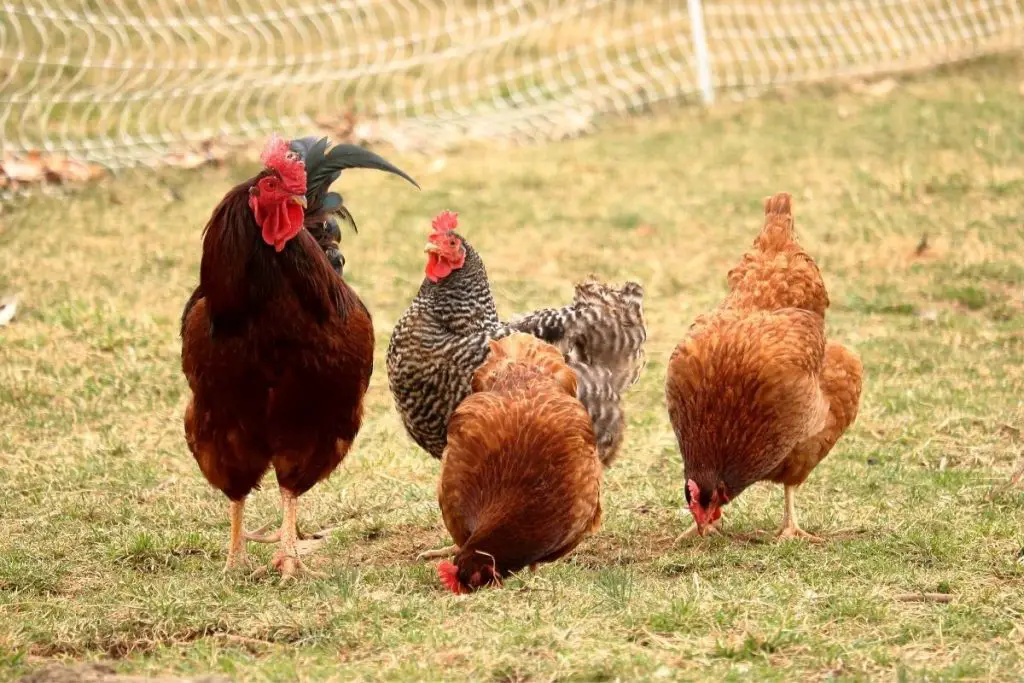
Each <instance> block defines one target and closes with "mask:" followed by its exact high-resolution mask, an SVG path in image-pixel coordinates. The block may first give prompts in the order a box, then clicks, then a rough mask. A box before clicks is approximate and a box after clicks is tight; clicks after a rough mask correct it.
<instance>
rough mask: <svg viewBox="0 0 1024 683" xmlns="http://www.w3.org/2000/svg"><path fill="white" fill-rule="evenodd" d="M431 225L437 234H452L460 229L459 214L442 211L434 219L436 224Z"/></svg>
mask: <svg viewBox="0 0 1024 683" xmlns="http://www.w3.org/2000/svg"><path fill="white" fill-rule="evenodd" d="M430 225H431V226H433V228H434V232H435V233H440V234H444V233H446V232H451V231H452V230H454V229H455V228H457V227H459V214H457V213H455V212H454V211H442V212H441V213H439V214H437V215H436V216H435V217H434V222H433V223H431V224H430Z"/></svg>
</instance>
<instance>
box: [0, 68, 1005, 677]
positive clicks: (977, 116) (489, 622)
mask: <svg viewBox="0 0 1024 683" xmlns="http://www.w3.org/2000/svg"><path fill="white" fill-rule="evenodd" d="M1022 80H1024V62H1021V61H1019V60H1014V59H1003V60H996V61H989V62H985V63H980V64H975V65H973V66H971V67H969V68H965V69H961V70H956V71H948V72H945V73H941V74H935V75H932V76H928V77H921V78H918V79H913V80H911V81H907V82H904V83H902V84H901V85H900V87H899V88H897V89H896V90H895V91H894V92H893V93H891V94H890V95H888V96H887V97H885V98H882V99H871V98H866V97H864V96H859V95H854V94H850V93H844V92H823V91H820V90H815V91H806V92H803V93H798V94H796V95H794V96H791V97H787V98H784V99H783V98H775V99H768V100H764V101H760V102H752V103H748V104H744V105H723V106H721V107H719V108H716V109H715V110H713V111H710V112H705V111H699V110H696V109H691V110H676V111H673V112H671V113H670V114H668V115H665V116H664V117H662V118H655V119H638V120H634V121H631V122H626V123H620V124H617V125H615V126H613V127H611V128H610V129H608V130H606V131H605V132H603V133H601V134H599V135H596V136H594V137H589V138H584V139H580V140H575V141H572V142H568V143H563V144H557V145H550V146H546V147H523V148H514V149H504V148H500V149H499V148H496V147H483V146H481V147H470V148H466V149H462V150H459V151H457V152H454V153H452V154H450V155H449V156H448V157H447V158H446V163H445V164H444V166H443V167H441V168H438V166H436V165H434V164H433V162H434V160H433V159H427V158H421V157H417V156H414V155H411V154H400V153H396V152H393V151H389V152H387V155H388V156H389V157H390V158H391V159H392V160H393V161H395V162H396V163H398V164H399V165H401V166H402V167H404V168H405V169H406V170H408V171H409V172H411V173H412V174H413V175H414V176H415V177H416V178H417V179H418V180H419V181H420V182H421V184H422V185H423V187H424V191H423V192H420V193H416V192H414V191H412V190H411V189H410V188H409V187H408V186H406V185H404V184H403V183H401V182H400V181H398V180H396V179H394V178H392V177H387V176H384V175H383V174H372V173H368V172H353V173H351V174H349V175H348V176H347V177H346V179H345V180H344V182H343V187H342V190H343V192H344V194H345V197H346V200H347V201H348V203H349V204H350V205H351V207H352V209H353V211H354V213H355V214H356V217H357V218H358V219H359V223H360V227H361V232H360V234H359V235H358V236H351V235H349V236H346V238H345V253H346V257H347V259H348V268H349V276H350V281H351V283H352V284H353V285H354V287H355V288H356V289H357V290H358V292H359V293H360V295H361V296H362V297H363V298H364V300H365V301H366V303H367V305H368V306H369V308H370V310H371V311H373V313H374V318H375V324H376V327H377V330H378V357H377V366H376V367H377V372H376V374H375V375H374V378H373V382H372V383H371V387H370V392H369V395H368V399H367V401H368V410H367V419H366V423H365V426H364V428H363V431H362V433H361V435H360V437H359V440H358V442H357V447H356V448H355V450H354V451H353V452H352V454H351V456H350V458H349V459H348V461H347V462H346V463H345V464H344V465H343V467H342V468H340V470H339V471H338V472H337V473H336V474H335V475H334V476H333V477H332V478H331V479H330V480H329V481H327V482H326V483H324V484H322V485H320V486H318V487H317V488H315V489H314V490H313V491H312V492H310V493H309V494H308V495H307V496H305V497H304V498H303V499H302V507H301V515H302V517H303V519H304V520H305V523H306V526H307V527H310V526H312V527H317V526H320V525H331V526H337V527H338V530H337V532H336V533H335V534H334V535H333V536H332V537H331V539H330V541H329V542H328V544H327V545H326V546H325V547H324V548H323V549H321V551H320V552H319V553H317V554H316V555H314V556H313V557H312V558H311V559H310V564H311V565H312V566H313V568H316V569H319V570H321V571H324V572H326V573H327V574H328V575H329V576H330V578H328V579H326V580H308V581H303V582H301V583H299V584H297V585H288V586H280V585H278V584H277V583H276V582H275V581H273V580H262V581H254V582H247V581H245V580H238V579H225V578H224V577H222V575H221V566H222V564H223V561H224V557H225V549H224V544H225V541H226V538H227V529H228V525H227V506H226V503H225V500H224V498H223V497H222V496H221V495H220V494H219V493H218V492H216V491H214V490H212V489H210V488H209V487H208V486H207V484H206V483H205V481H204V480H203V479H202V477H201V475H200V473H199V470H198V468H197V466H196V465H195V463H194V461H193V460H192V458H191V456H190V455H189V453H188V450H187V448H186V446H185V443H184V439H183V435H182V426H181V415H182V411H183V408H184V405H185V402H186V386H185V382H184V379H183V377H182V375H181V371H180V369H179V353H180V342H179V340H178V337H177V321H178V316H179V314H180V311H181V306H182V305H183V303H184V301H185V299H186V297H187V296H188V293H189V291H190V288H191V287H192V286H193V284H194V283H195V281H196V277H197V266H198V261H199V256H200V241H199V234H200V230H201V228H202V225H203V224H204V222H205V220H206V218H207V216H208V215H209V212H210V210H211V209H212V207H213V206H214V205H215V203H216V202H217V201H218V200H219V198H220V197H221V196H222V195H223V193H224V191H225V190H226V189H227V188H228V187H229V186H230V185H231V184H232V183H233V182H235V181H237V180H240V179H241V178H243V177H245V176H247V175H250V174H251V173H252V172H253V167H252V164H251V163H250V164H247V165H244V166H240V167H233V168H227V169H217V170H206V171H203V172H200V173H194V174H164V175H160V176H157V177H152V176H151V177H125V178H122V179H119V180H115V181H109V182H106V183H104V184H102V185H99V186H95V187H93V188H90V189H88V190H86V191H85V192H84V193H82V194H80V195H76V196H74V197H67V198H63V197H61V198H58V197H46V196H38V197H35V198H32V199H29V200H26V201H24V202H23V203H21V204H18V205H15V206H10V207H5V208H4V210H3V214H0V294H2V293H3V292H4V291H21V292H22V293H23V295H24V304H23V308H22V311H21V312H20V313H19V315H18V317H17V318H16V319H15V321H14V323H13V324H12V325H11V326H9V327H6V328H0V490H2V491H3V494H2V495H0V529H2V531H3V533H2V534H0V678H3V679H7V678H13V677H16V676H18V675H20V674H22V673H25V672H27V671H29V670H33V669H35V668H38V667H40V666H42V665H44V664H46V663H48V662H49V661H50V660H54V659H56V660H62V661H68V662H70V661H110V662H111V663H112V665H113V666H115V667H116V668H117V669H119V670H122V671H125V672H136V673H145V674H150V675H154V674H157V673H160V672H176V673H180V674H199V673H205V672H209V671H214V672H221V673H224V674H226V675H228V676H230V677H233V678H237V679H239V680H295V679H299V680H316V679H324V678H332V679H334V680H352V679H370V678H384V679H392V680H394V679H400V680H409V679H434V680H437V679H442V678H443V679H449V680H463V679H473V680H494V681H519V680H554V679H558V680H579V681H583V680H588V681H591V680H614V679H621V680H635V679H651V680H663V679H664V680H673V679H713V680H718V679H729V680H732V679H748V678H749V679H757V680H766V679H767V680H815V679H822V678H827V677H833V678H840V679H844V680H863V679H867V678H872V679H882V680H892V679H899V680H925V679H927V680H936V679H956V678H966V679H991V678H997V679H1008V678H1019V677H1022V676H1024V627H1022V626H1021V625H1020V624H1021V618H1022V615H1024V585H1022V584H1024V566H1022V565H1021V564H1020V563H1019V562H1018V559H1017V557H1018V552H1019V551H1020V549H1021V545H1022V543H1024V530H1022V525H1024V491H1022V490H1021V489H1020V488H1017V489H1014V488H1005V487H1003V484H1005V482H1006V481H1007V480H1008V479H1009V477H1010V475H1011V473H1012V471H1013V469H1014V466H1015V463H1016V462H1017V461H1018V460H1019V459H1020V457H1021V451H1022V443H1021V440H1020V431H1019V430H1020V428H1021V427H1022V422H1024V419H1022V418H1024V407H1022V406H1024V404H1022V399H1021V397H1022V396H1024V363H1022V362H1021V359H1022V357H1024V332H1022V330H1024V302H1022V295H1024V270H1022V266H1021V264H1022V260H1021V259H1022V256H1021V254H1022V253H1024V203H1022V198H1024V166H1022V164H1021V159H1022V158H1024V156H1022V153H1024V140H1022V138H1021V136H1020V131H1021V130H1024V113H1022V112H1024V100H1022V99H1021V95H1020V94H1019V92H1018V87H1019V83H1020V82H1021V81H1022ZM432 169H433V170H432ZM168 187H170V188H173V189H174V190H175V192H176V194H177V196H178V197H180V199H173V198H172V195H171V193H169V192H168V189H167V188H168ZM778 190H789V191H792V192H793V193H794V201H795V208H796V212H797V225H798V229H799V231H800V235H801V238H802V240H803V243H804V245H805V246H806V248H807V249H808V250H809V251H810V252H811V253H812V254H813V255H814V256H815V258H816V259H817V260H818V263H819V264H820V266H821V268H822V271H823V272H824V275H825V279H826V282H827V284H828V286H829V291H830V295H831V298H832V308H831V310H830V312H829V318H828V327H829V333H830V335H831V336H833V337H834V338H836V339H838V340H841V341H842V342H844V343H846V344H849V345H850V346H851V347H853V348H855V349H856V350H857V351H858V352H859V353H860V355H861V357H862V358H863V361H864V365H865V370H866V385H865V391H864V396H863V400H862V406H861V411H860V417H859V419H858V421H857V423H856V425H855V426H854V427H853V429H852V430H851V431H850V432H849V433H848V434H847V435H846V436H845V437H844V438H843V439H842V440H841V441H840V443H839V444H838V446H837V447H836V449H835V450H834V451H833V453H832V454H831V456H830V457H829V458H828V459H827V460H825V461H824V463H822V465H821V466H820V467H819V468H818V469H817V470H816V471H815V473H814V474H813V475H812V476H811V478H810V480H809V481H808V484H807V485H806V486H805V487H804V490H802V491H801V495H800V497H799V499H798V504H799V506H800V512H801V521H802V522H803V523H804V525H805V527H806V528H808V529H809V530H811V531H813V532H816V533H818V534H820V535H822V536H824V537H825V538H826V539H827V541H826V542H824V543H822V544H817V545H807V544H804V543H801V542H787V543H783V544H776V543H774V542H770V541H768V540H767V538H763V537H759V536H757V535H755V534H754V533H753V532H755V531H757V530H771V529H773V528H774V527H775V526H776V525H777V524H778V522H779V520H780V518H781V512H782V496H781V491H780V490H779V489H778V488H777V487H771V486H767V485H765V486H758V487H755V488H753V489H751V490H750V491H748V492H746V493H745V494H744V495H743V496H741V497H740V498H739V499H738V500H736V501H735V502H734V503H733V504H731V505H730V506H729V508H728V510H727V519H726V526H725V528H726V530H728V531H731V532H735V536H734V537H733V538H726V539H717V538H716V539H710V540H701V541H698V542H694V543H690V544H681V545H679V546H676V547H673V546H672V544H671V541H672V539H673V538H674V537H675V536H676V535H677V534H678V533H679V532H680V531H682V530H683V528H684V527H685V525H687V524H688V519H687V518H686V515H684V514H682V513H681V512H680V506H681V503H682V500H683V495H682V488H681V474H682V468H681V461H680V457H679V454H678V451H677V447H676V444H675V440H674V438H673V435H672V432H671V429H670V427H669V423H668V419H667V414H666V411H665V409H664V406H663V399H662V385H663V380H664V370H665V362H666V360H667V357H668V354H669V353H670V351H671V349H672V347H673V346H674V345H675V343H676V342H677V341H678V340H679V339H680V338H681V337H682V336H683V334H684V333H685V331H686V328H687V326H688V325H689V323H690V321H691V320H692V319H693V318H694V317H695V316H696V315H697V314H698V313H699V312H701V311H704V310H706V309H708V308H709V307H711V306H713V305H714V304H715V303H716V302H717V301H718V300H719V299H720V298H721V296H722V294H723V292H724V285H725V273H726V271H727V270H728V269H729V268H730V267H731V266H732V264H734V263H735V261H736V260H737V259H738V258H739V255H740V254H741V253H742V252H743V251H744V250H745V249H746V248H747V247H748V246H749V244H750V241H751V239H752V238H753V236H754V234H755V232H756V231H757V229H758V227H759V225H760V202H761V198H762V197H763V196H765V195H767V194H769V193H771V192H775V191H778ZM444 208H452V209H455V210H458V211H460V212H461V217H462V223H463V226H464V232H465V234H466V235H467V236H469V237H470V239H471V240H472V241H473V243H474V245H475V246H476V247H477V248H478V249H479V250H480V251H481V253H482V254H483V255H484V258H485V259H486V262H487V265H488V268H489V270H490V273H491V277H492V282H493V285H494V288H495V291H496V294H497V298H498V303H499V307H500V310H501V311H502V312H503V313H505V314H511V313H513V312H516V311H522V310H525V309H527V308H532V307H538V306H542V305H550V304H556V303H559V302H562V301H565V300H567V299H568V298H569V297H570V296H571V292H572V282H573V281H574V280H577V279H580V278H582V277H584V276H585V275H586V274H587V273H589V272H592V271H593V272H597V273H600V274H601V275H603V276H605V277H606V278H610V279H613V280H621V279H624V278H626V277H630V276H632V277H637V278H639V279H640V280H641V281H642V282H643V283H644V285H645V287H646V291H647V307H646V310H647V314H648V323H649V327H650V342H649V355H650V364H649V366H648V368H647V370H646V371H645V373H644V375H643V377H642V379H641V381H640V383H639V384H638V385H637V386H636V387H635V389H634V391H633V392H632V393H630V394H629V396H628V399H627V409H628V411H629V415H630V424H629V431H628V433H627V440H626V444H625V447H624V451H623V453H622V455H621V457H620V459H619V461H618V463H617V464H616V465H615V467H613V468H612V469H611V470H610V471H609V472H608V474H607V477H606V480H605V490H604V508H605V524H604V527H603V529H602V530H601V531H600V533H599V534H598V535H596V536H595V537H593V538H592V539H589V540H588V541H587V542H585V543H584V544H583V545H582V546H581V547H580V548H579V549H578V551H577V552H575V553H574V554H573V555H572V556H571V557H570V558H569V559H568V560H567V561H562V562H559V563H557V564H554V565H548V566H545V567H543V568H542V569H541V570H540V571H539V572H538V573H537V574H536V575H533V576H524V577H521V578H517V579H514V580H511V581H509V582H508V583H507V585H506V587H505V589H504V590H490V591H485V592H481V593H478V594H476V595H473V596H470V597H466V598H460V597H455V596H452V595H449V594H446V593H445V592H443V591H442V589H441V587H440V585H439V582H438V581H437V578H436V575H435V572H434V570H433V566H432V565H421V564H418V563H416V562H415V561H414V560H413V557H414V555H415V554H416V552H418V551H420V550H422V549H424V548H428V547H434V546H438V545H441V544H443V543H444V542H445V541H446V540H447V539H446V535H445V533H444V529H443V526H442V524H441V520H440V515H439V514H438V509H437V503H436V500H435V489H434V485H435V479H436V476H437V471H438V465H437V463H436V462H434V461H433V460H431V459H429V458H428V457H427V456H426V455H424V454H423V453H421V452H419V451H418V450H417V449H416V448H415V447H414V446H413V445H412V443H411V442H410V441H409V440H408V439H407V438H406V436H405V435H404V433H403V432H402V429H401V427H400V424H399V420H398V418H397V415H396V413H395V411H394V408H393V406H392V402H391V398H390V394H389V393H388V390H387V381H386V376H385V373H384V362H383V353H384V349H385V348H386V345H387V337H388V332H389V331H390V329H391V326H392V325H393V323H394V321H395V320H396V318H397V316H398V315H399V314H400V313H401V312H402V310H403V309H404V307H405V306H406V305H407V304H408V302H409V300H410V299H411V297H412V296H413V294H414V293H415V289H416V287H417V285H418V283H419V281H420V279H421V277H422V267H423V262H422V261H423V256H422V251H421V250H422V246H421V245H422V243H423V237H424V235H425V234H426V232H427V230H428V226H429V220H430V218H431V217H432V216H433V215H434V214H435V213H436V212H438V211H439V210H441V209H444ZM925 233H927V235H928V248H927V249H926V250H925V251H924V252H923V253H922V254H919V255H918V254H916V253H915V247H917V245H918V243H919V242H920V241H921V238H922V235H923V234H925ZM268 483H270V484H271V485H270V486H268V487H266V489H265V490H264V491H263V492H260V493H258V494H256V495H255V496H254V497H253V499H252V504H251V505H250V509H249V511H248V512H249V524H250V526H253V527H255V526H258V525H261V524H263V523H264V522H267V521H272V520H273V521H276V519H277V496H276V493H275V492H274V486H273V485H272V482H268ZM993 489H996V492H995V494H994V495H992V496H990V495H989V494H990V491H993ZM271 550H272V549H270V548H266V547H262V546H259V547H253V548H252V552H253V553H254V554H255V556H256V557H257V559H258V560H260V561H263V562H266V561H267V560H268V559H269V556H270V552H271ZM914 591H927V592H941V593H948V594H951V595H952V596H953V599H952V602H950V603H949V604H942V603H936V602H923V603H922V602H908V601H902V600H900V599H898V597H899V596H900V594H904V593H908V592H914Z"/></svg>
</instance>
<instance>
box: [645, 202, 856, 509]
mask: <svg viewBox="0 0 1024 683" xmlns="http://www.w3.org/2000/svg"><path fill="white" fill-rule="evenodd" d="M828 305H829V300H828V294H827V292H826V290H825V285H824V281H823V280H822V277H821V273H820V271H819V270H818V267H817V265H816V264H815V262H814V260H813V259H812V258H811V257H810V256H809V255H808V254H807V253H806V252H805V251H804V250H803V249H802V248H801V247H800V245H799V244H798V243H797V241H796V238H795V235H794V232H793V218H792V213H791V197H790V195H788V194H786V193H781V194H778V195H775V196H774V197H771V198H769V199H767V200H766V201H765V223H764V227H763V228H762V230H761V232H760V234H759V235H758V237H757V238H756V239H755V240H754V249H753V250H752V251H750V252H748V253H746V254H744V256H743V258H742V260H741V261H740V263H739V264H738V265H737V266H736V267H734V268H733V269H732V270H731V271H730V272H729V294H728V295H727V296H726V298H725V300H724V301H723V302H722V304H721V305H720V306H719V307H718V308H717V309H716V310H714V311H712V312H711V313H709V314H707V315H703V316H701V317H699V318H698V319H697V320H696V321H695V322H694V324H693V325H692V327H691V329H690V333H689V335H688V336H687V337H686V338H685V339H683V341H682V342H680V344H679V345H678V346H677V347H676V349H675V351H674V352H673V354H672V356H671V358H670V360H669V367H668V375H667V378H666V384H665V398H666V402H667V405H668V410H669V416H670V418H671V421H672V425H673V428H674V430H675V434H676V438H677V440H678V442H679V446H680V450H681V451H682V455H683V461H684V466H685V470H686V477H687V479H688V480H692V481H693V482H694V483H695V484H696V489H697V491H696V492H694V491H691V490H690V489H689V488H688V489H687V497H688V499H690V498H692V495H693V494H694V493H696V494H697V495H698V496H699V498H700V500H699V501H697V503H699V505H700V506H702V507H703V508H707V506H708V505H709V503H710V502H712V499H714V498H715V496H716V492H718V494H717V495H719V496H720V499H719V500H718V501H717V504H724V503H725V502H727V501H728V500H729V499H731V498H734V497H735V496H736V495H738V494H739V493H740V492H742V491H743V490H744V489H745V488H746V487H748V486H749V485H751V484H753V483H755V482H757V481H762V480H771V481H776V482H779V483H783V484H787V485H799V484H801V483H803V481H804V480H805V479H806V478H807V476H808V475H809V474H810V472H811V470H813V469H814V467H815V466H816V465H817V464H818V463H819V462H820V461H821V460H822V459H823V458H824V457H825V456H826V455H827V454H828V452H829V450H831V448H832V447H833V446H834V445H835V443H836V441H838V439H839V437H840V436H841V435H842V434H843V432H844V431H845V430H846V429H847V428H848V427H849V426H850V425H851V424H852V423H853V420H854V419H855V417H856V414H857V406H858V403H859V399H860V391H861V382H862V369H861V365H860V361H859V360H858V359H857V357H856V355H854V354H853V353H852V352H850V351H849V350H847V349H846V348H844V347H842V346H840V345H839V344H836V343H835V342H826V339H825V321H824V315H825V311H826V310H827V308H828ZM693 505H694V502H693V501H691V507H692V506H693ZM695 516H696V513H695Z"/></svg>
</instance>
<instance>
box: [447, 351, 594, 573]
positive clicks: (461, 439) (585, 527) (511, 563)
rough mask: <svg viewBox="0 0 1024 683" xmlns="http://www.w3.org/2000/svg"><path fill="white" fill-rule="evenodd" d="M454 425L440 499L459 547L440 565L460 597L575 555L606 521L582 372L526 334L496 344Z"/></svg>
mask: <svg viewBox="0 0 1024 683" xmlns="http://www.w3.org/2000/svg"><path fill="white" fill-rule="evenodd" d="M488 347H489V350H490V354H489V356H488V358H487V360H486V361H485V362H484V364H483V365H481V366H480V367H479V368H478V369H477V370H476V372H475V373H474V376H473V393H472V394H471V395H470V396H469V397H468V398H467V399H466V400H464V401H463V402H462V403H461V404H459V406H458V408H456V410H455V414H454V415H452V418H451V421H450V424H449V426H448V445H447V446H446V448H445V451H444V457H443V459H442V461H441V478H440V482H439V484H438V493H437V495H438V502H439V503H440V506H441V514H442V516H443V517H444V523H445V526H447V527H448V531H449V532H450V533H451V535H452V538H453V539H454V540H455V542H456V544H457V547H455V548H452V549H451V552H454V553H455V557H454V561H453V562H449V561H447V560H445V561H443V562H441V563H440V564H439V565H438V573H439V574H440V576H441V579H442V581H443V582H444V584H445V585H446V586H447V587H448V588H449V589H450V590H451V591H453V592H455V593H468V592H471V591H473V590H476V589H477V588H480V587H482V586H486V585H492V584H496V585H500V584H501V580H502V579H503V578H504V577H506V576H508V575H509V574H511V573H513V572H516V571H519V570H520V569H522V568H524V567H531V568H532V567H535V566H536V565H537V564H539V563H542V562H553V561H555V560H557V559H558V558H560V557H563V556H564V555H566V554H568V553H570V552H572V550H573V549H574V548H576V546H577V545H579V543H580V541H582V540H583V539H584V538H585V537H586V536H587V535H588V534H590V533H592V532H594V531H596V530H597V528H598V526H600V523H601V476H602V467H601V462H600V460H598V457H597V446H596V443H595V441H594V431H593V427H592V425H591V421H590V418H589V416H588V415H587V411H586V410H584V408H583V405H582V404H581V403H580V402H579V400H578V399H577V398H576V373H575V372H573V371H572V370H571V369H570V368H569V367H568V366H567V365H566V363H565V360H564V356H563V355H562V354H561V352H559V350H558V349H556V348H554V347H553V346H551V345H550V344H546V343H545V342H542V341H540V340H539V339H537V338H536V337H533V336H531V335H528V334H521V333H517V334H513V335H511V336H508V337H505V338H504V339H502V340H501V341H490V342H488Z"/></svg>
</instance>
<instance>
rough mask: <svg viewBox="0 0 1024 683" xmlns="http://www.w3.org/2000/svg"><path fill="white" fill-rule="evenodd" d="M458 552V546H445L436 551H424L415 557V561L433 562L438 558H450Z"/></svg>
mask: <svg viewBox="0 0 1024 683" xmlns="http://www.w3.org/2000/svg"><path fill="white" fill-rule="evenodd" d="M457 552H459V546H457V545H447V546H445V547H443V548H438V549H437V550H424V551H423V552H422V553H420V554H419V555H417V556H416V559H417V560H434V559H437V558H439V557H451V556H452V555H454V554H456V553H457Z"/></svg>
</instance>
